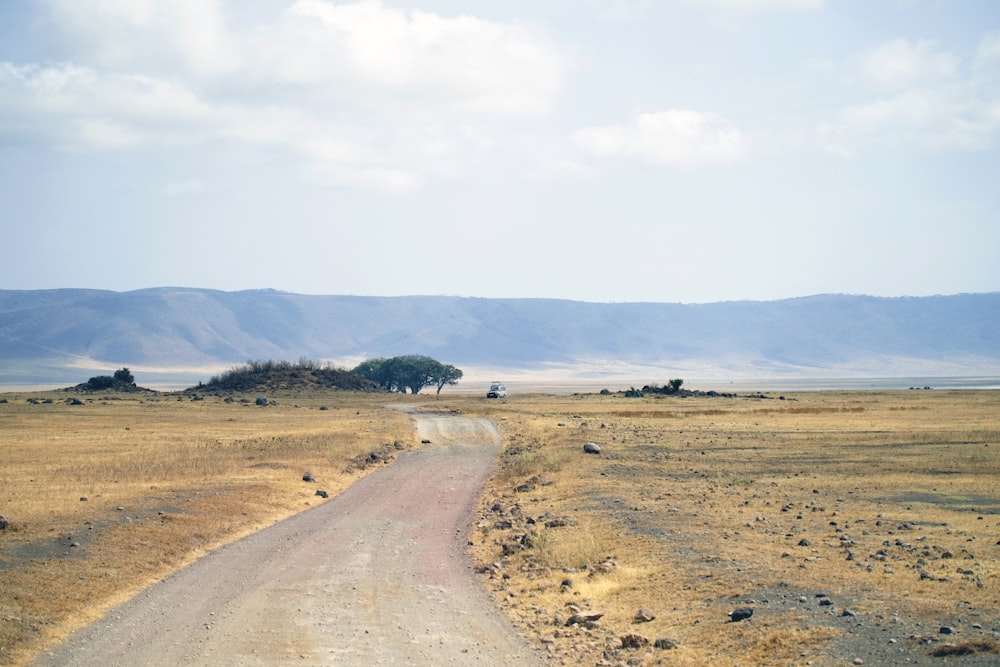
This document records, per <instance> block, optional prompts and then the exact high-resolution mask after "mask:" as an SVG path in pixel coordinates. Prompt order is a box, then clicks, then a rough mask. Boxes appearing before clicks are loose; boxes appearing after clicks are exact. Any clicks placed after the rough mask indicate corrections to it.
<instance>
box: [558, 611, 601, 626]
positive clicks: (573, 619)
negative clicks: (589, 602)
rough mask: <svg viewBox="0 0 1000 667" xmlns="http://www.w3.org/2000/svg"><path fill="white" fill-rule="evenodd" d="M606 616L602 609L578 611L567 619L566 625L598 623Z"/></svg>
mask: <svg viewBox="0 0 1000 667" xmlns="http://www.w3.org/2000/svg"><path fill="white" fill-rule="evenodd" d="M602 616H604V612H602V611H578V612H576V613H574V614H573V615H572V616H570V617H569V620H567V621H566V625H586V624H587V623H596V622H597V621H599V620H601V617H602Z"/></svg>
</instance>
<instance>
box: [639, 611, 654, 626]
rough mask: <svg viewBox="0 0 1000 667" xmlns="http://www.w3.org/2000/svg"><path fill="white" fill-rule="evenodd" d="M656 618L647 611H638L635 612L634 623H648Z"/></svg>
mask: <svg viewBox="0 0 1000 667" xmlns="http://www.w3.org/2000/svg"><path fill="white" fill-rule="evenodd" d="M655 620H656V616H655V615H654V614H653V613H652V612H651V611H649V610H648V609H640V610H639V611H637V612H635V622H636V623H649V622H650V621H655Z"/></svg>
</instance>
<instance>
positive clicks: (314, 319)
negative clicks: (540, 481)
mask: <svg viewBox="0 0 1000 667" xmlns="http://www.w3.org/2000/svg"><path fill="white" fill-rule="evenodd" d="M399 354H426V355H428V356H432V357H435V358H438V359H441V360H442V361H445V362H447V363H451V364H456V365H460V366H461V365H463V364H465V365H474V366H479V367H488V368H495V369H504V368H511V369H528V368H541V367H560V368H563V369H571V368H572V367H573V366H574V365H575V364H593V363H594V362H595V360H598V361H600V362H601V363H605V364H607V365H609V366H613V365H616V364H618V365H622V366H629V367H632V368H642V367H643V366H650V367H664V368H667V367H676V368H704V369H713V368H714V369H717V370H718V371H719V374H725V373H726V372H730V373H737V374H743V375H749V374H752V373H755V372H756V373H772V374H777V375H784V376H796V375H797V376H800V377H804V376H807V375H809V374H810V373H818V374H829V373H832V372H838V370H842V371H850V372H852V373H862V374H865V373H866V372H867V371H868V370H870V371H871V372H872V373H875V372H883V373H888V374H904V375H919V374H921V373H920V372H919V371H922V370H935V372H941V371H942V370H947V371H952V372H949V373H948V374H952V375H982V376H992V375H1000V292H989V293H978V294H977V293H972V294H968V293H966V294H955V295H941V296H927V297H905V296H904V297H873V296H866V295H850V294H822V295H813V296H804V297H795V298H790V299H781V300H775V301H747V300H743V301H722V302H714V303H706V304H682V303H659V302H618V303H593V302H585V301H572V300H567V299H544V298H503V299H500V298H484V297H455V296H396V297H369V296H352V295H303V294H296V293H292V292H281V291H277V290H266V289H265V290H242V291H235V292H227V291H222V290H212V289H201V288H187V287H152V288H145V289H141V290H134V291H129V292H115V291H110V290H94V289H77V288H62V289H54V290H0V384H8V385H9V384H12V383H17V382H24V381H25V380H27V379H30V378H31V377H32V375H33V374H34V376H37V379H39V380H42V379H45V378H52V380H51V381H56V382H58V381H57V380H55V379H54V378H55V377H62V376H65V377H66V383H67V384H75V383H76V382H78V381H79V373H80V372H81V370H84V369H88V368H103V369H106V368H107V367H108V366H109V365H110V366H117V365H127V366H129V367H130V368H131V367H135V368H151V369H152V368H157V369H179V368H192V369H206V368H220V367H225V366H231V365H233V364H236V363H242V362H245V361H247V360H250V359H291V360H294V359H298V358H311V359H321V360H335V361H337V360H344V363H352V362H353V361H356V360H360V359H362V358H370V357H388V356H396V355H399ZM878 366H881V367H882V368H877V367H878ZM932 374H934V373H932ZM43 376H44V377H43Z"/></svg>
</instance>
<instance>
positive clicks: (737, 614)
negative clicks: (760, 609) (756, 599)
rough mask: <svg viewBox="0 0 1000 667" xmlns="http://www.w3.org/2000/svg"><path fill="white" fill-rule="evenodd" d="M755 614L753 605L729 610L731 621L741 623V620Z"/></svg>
mask: <svg viewBox="0 0 1000 667" xmlns="http://www.w3.org/2000/svg"><path fill="white" fill-rule="evenodd" d="M751 616H753V607H739V608H737V609H734V610H733V611H731V612H729V621H730V622H731V623H739V622H740V621H745V620H747V619H748V618H750V617H751Z"/></svg>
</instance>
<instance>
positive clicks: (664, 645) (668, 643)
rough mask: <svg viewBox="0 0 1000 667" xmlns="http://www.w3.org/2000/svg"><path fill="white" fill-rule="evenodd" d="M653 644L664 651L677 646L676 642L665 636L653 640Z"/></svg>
mask: <svg viewBox="0 0 1000 667" xmlns="http://www.w3.org/2000/svg"><path fill="white" fill-rule="evenodd" d="M653 646H654V647H655V648H658V649H662V650H664V651H671V650H673V649H675V648H677V642H676V641H674V640H673V639H667V638H666V637H660V638H659V639H657V640H656V641H655V642H653Z"/></svg>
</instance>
